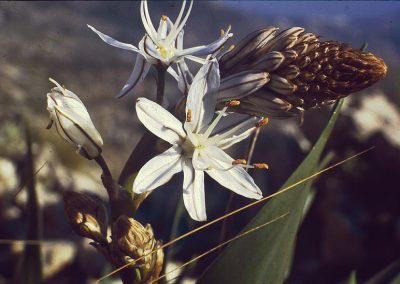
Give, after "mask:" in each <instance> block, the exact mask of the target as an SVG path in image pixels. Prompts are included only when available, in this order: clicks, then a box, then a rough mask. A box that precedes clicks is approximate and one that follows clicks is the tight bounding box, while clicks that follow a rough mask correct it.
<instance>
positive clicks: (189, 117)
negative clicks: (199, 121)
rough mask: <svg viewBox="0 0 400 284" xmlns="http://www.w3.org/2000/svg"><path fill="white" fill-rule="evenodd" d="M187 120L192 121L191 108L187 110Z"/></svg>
mask: <svg viewBox="0 0 400 284" xmlns="http://www.w3.org/2000/svg"><path fill="white" fill-rule="evenodd" d="M186 122H192V110H191V109H188V110H187V114H186Z"/></svg>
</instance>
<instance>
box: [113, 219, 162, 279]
mask: <svg viewBox="0 0 400 284" xmlns="http://www.w3.org/2000/svg"><path fill="white" fill-rule="evenodd" d="M159 246H160V242H158V241H156V240H155V238H154V233H153V229H152V228H151V226H150V224H146V226H143V225H142V224H140V223H139V222H137V221H136V220H135V219H133V218H129V217H127V216H124V215H122V216H120V217H119V218H118V219H117V221H116V222H115V223H114V224H113V226H112V243H111V248H112V258H113V261H114V264H115V265H116V266H120V265H124V264H127V263H131V262H134V261H135V260H136V259H139V258H141V259H139V260H138V261H137V263H135V264H134V267H136V268H138V269H139V270H140V273H141V279H142V281H143V280H146V279H147V280H149V279H151V278H157V277H158V275H159V274H160V272H161V268H162V264H163V259H164V253H163V251H162V249H160V250H157V251H155V252H154V253H151V252H152V251H154V250H155V249H157V248H158V247H159ZM142 257H143V258H142Z"/></svg>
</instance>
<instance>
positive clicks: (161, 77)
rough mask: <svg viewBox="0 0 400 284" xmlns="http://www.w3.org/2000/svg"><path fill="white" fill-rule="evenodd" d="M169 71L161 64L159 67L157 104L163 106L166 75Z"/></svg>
mask: <svg viewBox="0 0 400 284" xmlns="http://www.w3.org/2000/svg"><path fill="white" fill-rule="evenodd" d="M166 71H167V69H166V68H165V67H164V66H162V65H161V64H159V65H157V98H156V103H158V104H159V105H161V104H162V102H163V99H164V90H165V73H166Z"/></svg>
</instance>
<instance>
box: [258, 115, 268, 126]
mask: <svg viewBox="0 0 400 284" xmlns="http://www.w3.org/2000/svg"><path fill="white" fill-rule="evenodd" d="M268 121H269V119H268V117H264V118H263V119H261V120H260V121H259V122H257V124H256V127H257V128H260V127H261V126H264V125H267V124H268Z"/></svg>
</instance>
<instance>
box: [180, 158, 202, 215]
mask: <svg viewBox="0 0 400 284" xmlns="http://www.w3.org/2000/svg"><path fill="white" fill-rule="evenodd" d="M182 164H183V165H182V167H183V202H184V204H185V207H186V209H187V211H188V212H189V215H190V217H191V218H192V219H193V220H196V221H206V220H207V214H206V201H205V192H204V172H203V171H198V170H195V169H193V167H192V164H191V162H190V160H186V161H183V162H182Z"/></svg>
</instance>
